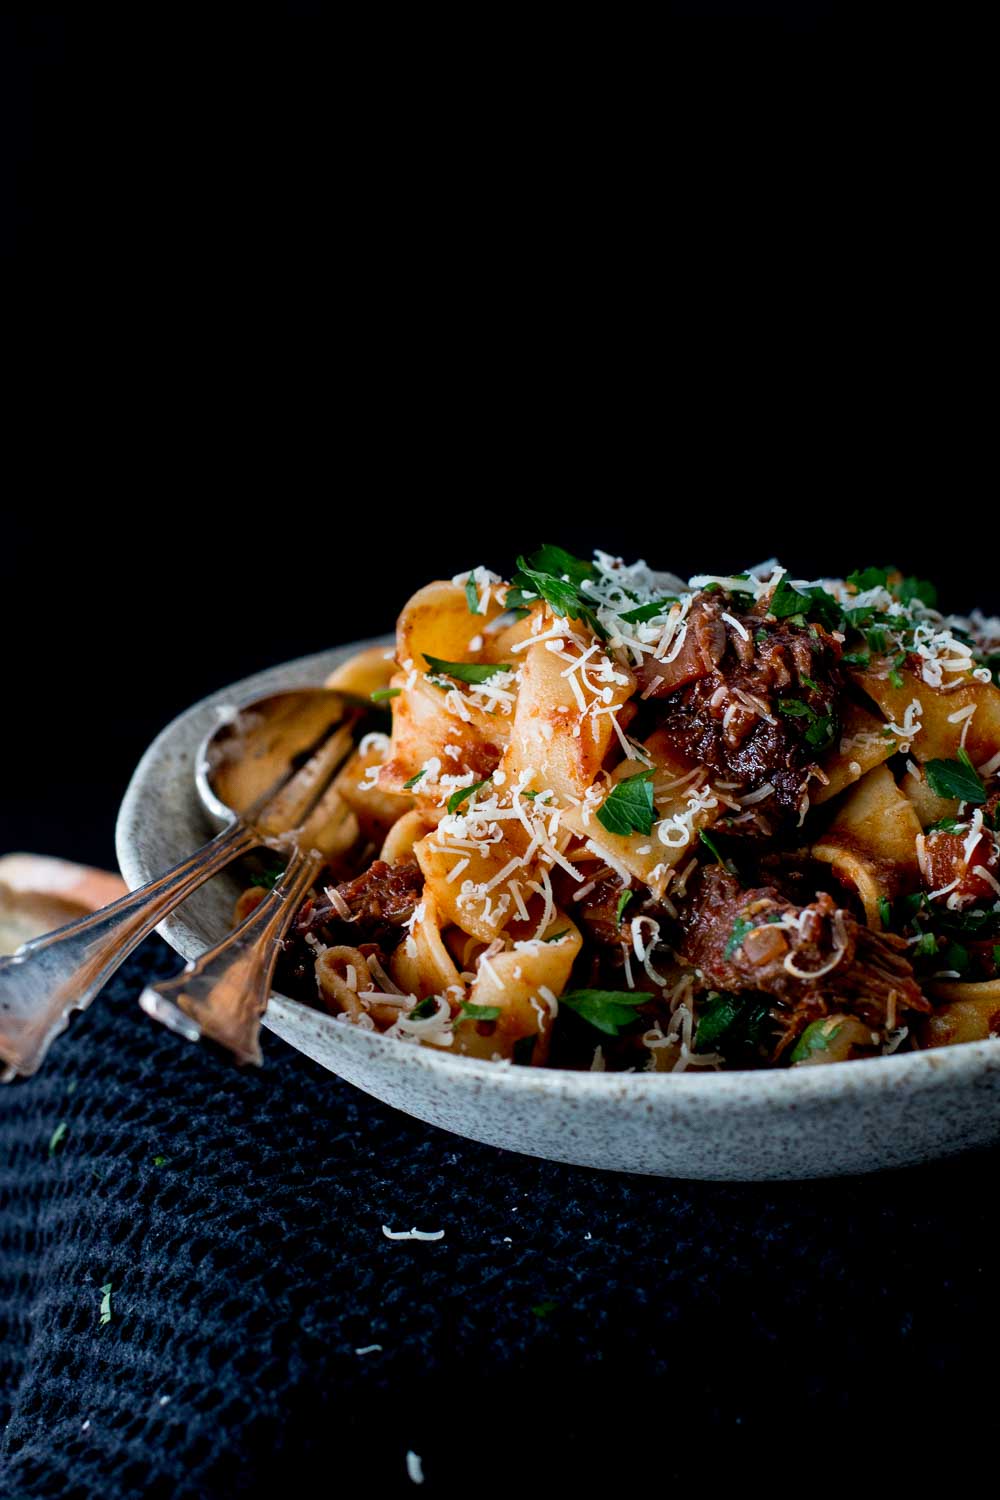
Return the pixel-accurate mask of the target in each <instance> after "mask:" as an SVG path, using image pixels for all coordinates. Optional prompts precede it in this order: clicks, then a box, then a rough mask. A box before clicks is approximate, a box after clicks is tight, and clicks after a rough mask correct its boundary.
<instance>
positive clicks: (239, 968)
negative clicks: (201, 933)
mask: <svg viewBox="0 0 1000 1500" xmlns="http://www.w3.org/2000/svg"><path fill="white" fill-rule="evenodd" d="M330 699H331V720H332V722H331V724H330V726H329V731H328V737H325V738H324V739H323V741H322V743H321V744H320V745H319V746H318V748H317V749H316V750H315V751H314V753H313V755H312V756H311V757H310V759H309V760H308V761H307V763H306V764H305V765H304V766H303V767H302V768H301V769H300V770H297V771H294V772H293V769H292V767H291V766H289V767H288V768H287V770H286V773H285V774H284V775H283V776H282V777H281V778H280V779H279V781H278V784H277V786H276V787H272V788H271V789H270V790H269V791H268V792H267V793H265V794H264V795H263V796H262V797H261V798H259V799H258V801H257V802H256V803H255V804H254V805H253V807H251V808H249V809H248V810H247V811H246V812H245V813H244V814H243V816H236V815H234V819H233V822H232V823H231V824H230V826H229V827H228V828H225V829H223V831H222V832H221V833H219V834H218V835H217V836H216V837H215V838H214V839H211V840H210V841H209V843H207V844H205V845H204V846H203V847H202V848H201V849H199V850H198V851H197V852H196V853H194V854H191V855H189V856H188V857H187V858H186V859H183V860H181V861H180V863H179V864H176V865H174V866H173V868H172V869H170V870H167V871H166V872H165V873H164V874H163V875H160V876H158V877H157V879H155V880H152V881H150V882H149V883H148V884H147V885H144V886H141V887H140V888H139V889H138V890H136V891H132V892H130V893H129V894H128V895H127V896H123V897H122V898H121V899H120V900H119V901H115V902H113V903H112V904H111V905H110V906H105V907H103V908H102V909H101V910H99V911H96V912H92V913H90V914H89V915H87V916H85V917H81V918H80V919H79V920H77V921H74V922H70V923H68V924H67V925H66V926H64V927H60V928H58V929H57V930H56V931H54V932H49V933H45V934H43V935H42V936H41V937H38V938H34V939H33V940H32V941H31V942H28V943H25V944H23V945H22V946H21V947H20V948H19V949H18V950H17V952H16V953H14V954H11V955H10V956H9V957H6V958H0V1061H2V1062H3V1063H5V1064H6V1065H7V1067H6V1071H5V1072H4V1073H3V1074H2V1075H0V1078H2V1081H4V1082H9V1081H10V1080H11V1079H13V1078H15V1077H17V1076H19V1075H21V1076H26V1075H30V1074H32V1073H34V1072H36V1071H37V1069H38V1068H39V1067H40V1065H41V1063H42V1062H43V1060H44V1058H45V1055H46V1053H47V1052H48V1049H49V1047H50V1046H51V1045H52V1043H53V1041H54V1040H55V1039H56V1037H57V1036H59V1035H60V1033H61V1032H63V1031H64V1030H65V1029H66V1026H67V1025H68V1024H69V1017H70V1015H71V1013H72V1012H73V1011H76V1010H84V1009H85V1008H86V1007H87V1006H88V1005H90V1003H91V1002H92V1001H93V1000H94V998H95V997H96V996H97V995H98V994H99V993H100V991H101V990H102V989H103V987H104V985H105V984H107V982H108V980H109V979H110V978H111V976H112V974H114V972H115V970H116V969H117V968H118V967H119V965H120V964H122V963H123V962H124V960H125V959H126V958H127V957H128V955H129V954H130V953H131V952H133V950H134V949H135V948H136V947H138V945H139V944H140V943H141V942H142V941H143V939H144V938H146V937H148V936H149V934H150V933H151V932H152V931H153V929H154V928H155V927H156V926H157V925H158V924H159V923H160V922H162V921H163V919H164V917H166V916H167V915H168V914H169V913H170V912H171V911H173V909H174V907H176V906H178V905H180V903H181V902H182V901H184V900H186V898H187V897H188V896H190V895H191V894H192V893H193V892H194V891H196V890H197V889H198V888H199V886H201V885H203V884H204V883H205V881H206V880H209V879H211V877H212V876H213V875H215V874H217V873H218V872H219V871H220V870H221V869H223V868H224V867H225V866H226V865H228V864H230V863H231V862H232V861H233V860H235V859H238V858H239V857H240V856H241V855H244V854H247V853H249V852H250V850H252V849H254V848H257V847H259V846H260V845H262V844H266V845H268V846H269V847H271V848H273V849H278V850H288V851H289V852H290V858H289V863H288V866H287V867H286V870H285V873H284V875H283V877H282V880H281V882H280V884H279V885H278V886H276V888H275V890H274V891H273V892H272V893H271V895H270V897H269V898H268V899H267V900H265V902H263V903H262V907H258V909H257V911H255V912H253V913H252V914H251V916H250V917H249V918H248V919H247V922H245V923H243V924H242V925H241V926H240V927H239V928H237V929H236V931H235V932H234V933H233V934H231V935H230V937H229V938H227V939H226V940H225V941H224V942H223V943H222V944H219V945H218V946H217V948H215V949H213V950H211V952H210V953H209V954H206V955H204V959H203V960H202V961H200V962H202V963H204V960H211V961H212V962H213V963H215V964H216V966H217V967H216V968H215V969H214V970H212V972H213V973H214V975H215V979H216V983H217V987H218V992H217V994H216V995H215V997H214V999H213V1000H212V1003H211V1004H208V1005H203V1006H201V1007H198V1008H197V1013H198V1015H199V1021H198V1022H195V1021H193V1020H192V1019H191V1017H190V1016H185V1009H186V1007H184V1006H182V1005H177V1004H176V1003H175V1010H176V1015H175V1014H174V1011H171V1010H170V1009H169V1006H170V1004H171V1003H172V999H171V995H170V992H169V986H166V987H156V993H157V995H158V1002H157V1004H155V1005H154V1004H153V1002H152V1001H146V997H145V995H144V996H143V1000H144V1008H145V1009H146V1010H147V1011H149V1012H150V1013H151V1014H155V1015H156V1016H157V1018H158V1019H160V1020H167V1021H172V1022H174V1024H176V1025H177V1026H178V1029H182V1030H184V1034H186V1035H192V1034H194V1031H193V1030H192V1028H194V1029H195V1030H196V1031H197V1034H201V1033H202V1032H204V1033H205V1034H207V1035H216V1034H218V1038H219V1040H220V1041H222V1042H223V1044H224V1045H228V1046H233V1045H234V1043H235V1046H234V1050H235V1051H236V1053H237V1055H239V1056H241V1057H243V1058H245V1059H249V1060H254V1061H259V1060H260V1049H259V1044H258V1043H257V1041H256V1034H255V1033H254V1035H253V1036H252V1037H250V1036H249V1035H248V1026H249V1027H250V1029H251V1030H252V1029H253V1028H252V1025H251V1024H250V1023H251V1022H252V1016H253V1013H254V1006H256V1007H257V1009H256V1026H258V1027H259V1020H260V1014H261V1013H262V1011H263V1004H261V1003H260V995H261V992H262V989H263V984H264V982H265V980H264V977H263V968H264V967H266V983H267V984H268V985H269V983H270V974H271V972H272V970H273V967H274V961H275V958H276V956H277V947H278V944H279V943H280V940H281V937H282V936H283V933H284V931H285V929H286V928H287V925H288V923H289V922H290V921H291V919H292V916H293V915H294V912H295V909H296V905H297V897H298V896H299V895H300V894H301V893H303V892H304V891H305V890H307V889H308V886H309V884H310V882H311V880H312V879H314V878H315V876H316V874H317V873H318V871H319V869H320V868H321V866H322V864H323V861H324V859H325V858H326V855H324V854H323V853H322V850H321V848H319V847H316V848H314V847H312V846H313V844H317V843H320V842H321V839H320V837H319V830H320V829H321V827H322V816H323V815H322V814H321V822H320V823H319V824H317V823H314V822H312V820H311V818H310V815H311V814H313V813H314V812H317V811H319V809H320V808H325V809H326V811H327V812H331V811H332V809H333V805H334V804H333V803H332V801H326V798H327V795H328V793H329V792H331V791H332V788H331V782H332V780H333V778H334V777H335V776H336V774H337V771H338V770H339V769H340V767H341V765H342V764H343V762H344V760H345V759H346V758H347V756H348V755H349V754H350V751H351V749H352V747H353V743H354V735H353V730H354V729H356V727H357V726H358V724H359V723H360V722H361V720H362V717H363V710H361V709H360V708H359V707H358V706H357V705H356V704H355V703H353V702H352V701H351V700H349V699H348V698H346V697H344V696H343V695H341V694H337V693H332V692H331V693H330ZM338 801H339V794H338ZM348 826H349V825H348ZM307 829H308V830H310V832H309V840H308V841H306V840H304V839H303V838H302V836H301V835H302V834H303V833H305V831H306V830H307ZM331 847H335V842H334V845H331ZM262 908H263V911H262ZM255 919H256V921H255ZM248 923H255V925H254V928H253V933H254V936H255V941H254V942H253V943H252V944H251V943H249V942H248V941H247V939H248V938H249V937H250V935H251V934H250V930H249V929H248ZM209 968H210V965H206V966H205V972H207V971H208V969H209ZM189 972H193V969H192V966H190V965H189V966H188V970H185V973H184V975H183V976H181V977H182V978H183V979H185V980H187V979H188V976H189ZM239 985H243V986H245V987H246V990H247V993H251V992H252V993H253V994H254V996H255V997H256V998H255V1000H254V1001H253V1003H252V1004H250V1005H248V1004H247V1003H246V1002H245V1001H244V1002H242V1004H243V1011H244V1016H243V1024H242V1029H239V1028H236V1027H234V1026H233V1025H232V1024H230V1023H229V1022H227V1021H226V1019H225V1018H226V1017H227V1016H228V1015H230V1013H231V1012H232V1011H234V1010H235V1009H237V1008H238V1007H237V1005H236V1002H237V1001H238V1000H239V993H236V991H237V987H238V986H239ZM161 989H162V990H163V991H164V993H162V994H161V993H160V991H161ZM185 993H186V991H185ZM240 993H242V992H240ZM263 996H264V1003H266V998H267V990H266V989H265V990H263ZM192 1009H196V1007H195V1006H194V1003H193V1002H192ZM178 1017H184V1020H185V1023H186V1024H185V1025H181V1023H180V1022H179V1021H178Z"/></svg>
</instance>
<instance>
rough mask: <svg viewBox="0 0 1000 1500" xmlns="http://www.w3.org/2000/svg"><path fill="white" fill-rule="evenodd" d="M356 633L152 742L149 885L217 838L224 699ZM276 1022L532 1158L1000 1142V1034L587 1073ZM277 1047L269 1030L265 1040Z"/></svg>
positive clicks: (748, 1163)
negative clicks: (742, 1069)
mask: <svg viewBox="0 0 1000 1500" xmlns="http://www.w3.org/2000/svg"><path fill="white" fill-rule="evenodd" d="M373 644H375V642H372V641H364V642H358V643H355V644H354V645H351V646H344V647H340V648H338V649H336V650H332V651H323V652H320V653H319V654H317V655H315V656H307V657H303V658H302V659H301V660H299V661H295V662H290V663H288V664H287V665H284V666H280V667H274V668H272V669H271V670H269V671H266V672H261V673H259V674H258V675H257V676H256V677H249V678H247V679H245V680H244V681H243V682H238V683H235V684H234V685H233V686H232V687H228V688H224V689H223V690H222V691H221V692H218V693H213V694H212V696H211V697H209V698H206V699H204V700H203V701H202V702H201V703H198V704H196V705H195V706H194V708H191V709H188V711H187V712H186V713H184V714H181V716H180V717H179V718H178V719H175V720H174V722H173V723H172V724H170V725H169V726H168V727H167V728H166V729H165V730H164V731H163V733H162V734H161V735H160V736H159V737H158V738H157V739H156V740H154V742H153V744H152V745H151V746H150V747H149V749H148V750H147V751H146V754H145V755H144V756H143V758H142V760H141V761H140V763H139V766H138V768H137V770H136V772H135V775H134V776H133V778H132V781H131V784H130V785H129V788H128V791H127V793H126V795H125V800H124V802H123V803H122V807H121V812H120V814H119V818H118V829H117V840H118V859H119V863H120V864H121V869H122V874H123V875H124V877H125V879H126V881H127V882H128V884H129V886H130V887H132V888H134V887H136V886H139V885H142V884H144V883H145V882H146V881H147V880H149V879H151V878H152V877H153V876H154V875H157V874H159V873H160V872H161V871H162V870H164V869H166V868H167V867H168V866H170V865H172V864H174V863H176V862H177V861H178V860H179V859H181V858H182V857H183V856H184V855H186V854H188V853H189V852H190V851H191V850H192V849H194V848H196V847H197V846H198V845H199V844H201V843H203V842H204V841H205V838H206V837H207V836H208V835H209V833H210V832H211V830H210V829H209V828H208V826H207V824H206V822H205V815H204V813H203V812H202V809H201V806H200V804H199V802H198V799H197V796H196V794H195V787H194V762H195V755H196V752H197V749H198V746H199V744H200V743H201V740H202V739H203V737H204V736H205V734H206V733H207V732H208V731H209V730H210V729H211V728H212V726H213V725H214V724H216V723H217V722H218V719H219V713H220V710H224V709H226V708H227V707H230V706H234V705H239V704H241V703H243V702H246V701H247V700H248V699H250V698H254V697H257V696H258V695H260V694H262V693H266V692H274V691H277V690H279V689H281V688H287V687H296V686H300V685H303V684H314V683H322V682H323V680H324V678H325V677H326V675H327V674H328V673H329V672H330V671H332V669H333V668H334V667H335V666H336V665H337V664H338V663H339V662H340V661H342V660H343V659H344V657H346V656H348V655H350V654H351V653H352V652H353V651H356V650H359V649H361V647H363V646H367V645H373ZM238 891H239V884H238V881H237V876H236V874H232V873H226V874H224V875H220V876H218V877H217V878H216V879H215V880H213V881H211V882H210V883H209V884H208V885H207V886H203V887H202V889H201V890H200V891H198V892H197V893H196V894H195V895H194V896H192V897H191V898H190V899H189V900H188V901H187V902H185V904H184V905H183V906H182V907H181V908H179V909H178V910H177V911H175V912H174V913H173V915H172V916H170V917H168V918H167V920H166V921H165V922H164V923H163V925H162V926H161V928H160V929H159V930H160V932H161V933H162V935H163V936H164V937H165V938H166V940H167V942H168V943H170V944H171V946H172V947H173V948H175V949H176V950H177V952H178V953H179V954H180V955H181V956H182V957H183V958H185V959H191V958H195V957H196V956H197V955H198V954H199V953H200V952H201V951H202V950H203V949H204V948H205V947H207V946H208V945H209V944H211V943H214V942H217V941H218V940H219V938H220V937H222V936H223V935H224V933H225V932H226V931H228V929H229V924H230V917H231V913H232V909H233V902H234V900H235V898H236V895H237V894H238ZM264 1025H265V1027H266V1028H267V1029H268V1030H270V1031H272V1032H274V1033H276V1034H277V1035H278V1036H280V1037H283V1038H284V1040H285V1041H286V1042H288V1043H290V1044H291V1046H293V1047H295V1048H297V1049H298V1050H299V1051H300V1052H304V1053H305V1054H306V1056H307V1057H311V1058H313V1059H314V1060H315V1061H316V1062H318V1063H321V1064H322V1065H323V1067H325V1068H329V1069H330V1071H331V1072H332V1073H336V1074H337V1075H338V1076H339V1077H340V1078H343V1079H346V1080H347V1081H348V1082H349V1083H352V1084H354V1085H355V1086H356V1087H357V1088H360V1089H363V1090H364V1091H365V1092H366V1093H369V1094H373V1095H374V1096H375V1097H376V1098H377V1099H381V1100H383V1101H384V1102H386V1103H387V1104H391V1105H393V1106H395V1108H397V1109H400V1110H402V1111H404V1112H405V1113H406V1114H410V1115H415V1116H416V1117H417V1118H418V1119H421V1120H427V1121H429V1122H430V1123H431V1124H433V1125H438V1126H440V1127H441V1128H442V1129H444V1130H450V1131H454V1132H455V1133H456V1134H458V1135H464V1136H470V1137H472V1139H474V1140H478V1141H485V1142H487V1143H489V1144H490V1145H494V1146H504V1147H506V1148H507V1149H508V1150H512V1151H520V1152H525V1153H527V1154H528V1155H530V1156H541V1157H547V1158H549V1159H551V1160H553V1161H563V1162H573V1163H577V1164H580V1165H583V1166H589V1167H603V1168H606V1169H608V1170H610V1171H616V1172H646V1173H652V1174H655V1175H658V1176H663V1177H700V1178H710V1179H736V1180H744V1181H745V1180H750V1179H759V1178H801V1177H822V1176H833V1175H841V1174H845V1173H854V1172H872V1171H876V1170H878V1169H880V1168H886V1167H897V1166H902V1165H906V1164H909V1163H914V1162H920V1161H926V1160H929V1159H930V1158H933V1157H940V1156H946V1155H950V1154H953V1153H956V1152H958V1151H961V1150H964V1149H966V1148H969V1147H973V1146H985V1145H988V1144H991V1143H993V1142H995V1141H997V1140H998V1139H1000V1043H998V1042H994V1041H991V1042H972V1043H967V1044H965V1045H963V1046H957V1047H952V1048H943V1049H939V1050H937V1051H932V1052H913V1053H905V1054H903V1055H901V1056H895V1057H883V1058H874V1059H871V1060H869V1061H864V1062H848V1063H830V1064H827V1065H825V1066H823V1067H813V1068H798V1069H792V1070H787V1069H785V1070H777V1071H773V1072H746V1073H712V1074H706V1073H698V1074H697V1075H695V1074H688V1073H680V1074H670V1073H662V1074H649V1073H644V1074H612V1073H574V1072H569V1071H565V1070H562V1069H551V1070H548V1069H540V1068H524V1067H510V1066H506V1065H503V1064H496V1063H483V1062H478V1061H475V1060H473V1059H470V1058H463V1057H450V1056H449V1055H448V1054H447V1053H444V1052H435V1051H431V1050H430V1049H427V1048H421V1047H417V1046H413V1045H408V1044H407V1043H404V1042H399V1041H393V1040H390V1039H388V1038H386V1037H382V1036H380V1035H378V1034H377V1033H372V1032H368V1031H358V1030H356V1029H355V1028H354V1027H352V1026H349V1025H345V1024H343V1023H342V1022H338V1021H335V1020H334V1019H333V1018H332V1017H331V1016H328V1015H325V1014H322V1013H321V1012H320V1011H318V1010H312V1009H310V1008H309V1007H308V1006H305V1005H302V1004H301V1003H299V1002H298V1001H295V1000H290V999H288V998H287V997H286V996H284V995H280V994H275V995H273V996H272V998H271V1002H270V1006H269V1008H268V1011H267V1014H266V1016H265V1018H264ZM265 1055H266V1041H265Z"/></svg>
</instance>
